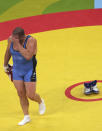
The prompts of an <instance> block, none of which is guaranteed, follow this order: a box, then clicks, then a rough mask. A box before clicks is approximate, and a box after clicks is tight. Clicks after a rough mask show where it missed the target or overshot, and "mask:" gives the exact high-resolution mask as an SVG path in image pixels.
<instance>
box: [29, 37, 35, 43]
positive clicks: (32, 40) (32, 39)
mask: <svg viewBox="0 0 102 131" xmlns="http://www.w3.org/2000/svg"><path fill="white" fill-rule="evenodd" d="M28 42H37V40H36V38H34V37H32V36H31V37H29V39H28Z"/></svg>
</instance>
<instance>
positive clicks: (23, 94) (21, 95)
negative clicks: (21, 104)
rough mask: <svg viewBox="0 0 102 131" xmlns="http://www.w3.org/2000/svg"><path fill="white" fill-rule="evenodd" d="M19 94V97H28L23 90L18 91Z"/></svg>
mask: <svg viewBox="0 0 102 131" xmlns="http://www.w3.org/2000/svg"><path fill="white" fill-rule="evenodd" d="M17 94H18V96H19V97H24V96H25V95H26V94H25V92H24V91H23V90H18V91H17Z"/></svg>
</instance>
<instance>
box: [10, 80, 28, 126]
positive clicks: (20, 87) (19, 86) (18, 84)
mask: <svg viewBox="0 0 102 131" xmlns="http://www.w3.org/2000/svg"><path fill="white" fill-rule="evenodd" d="M13 83H14V86H15V88H16V90H17V93H18V96H19V99H20V104H21V107H22V110H23V113H24V119H23V120H22V121H21V122H20V123H19V125H24V124H26V123H27V122H29V121H30V117H29V112H28V108H29V102H28V99H27V96H26V90H25V87H24V82H23V81H22V80H13Z"/></svg>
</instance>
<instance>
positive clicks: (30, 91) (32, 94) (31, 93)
mask: <svg viewBox="0 0 102 131" xmlns="http://www.w3.org/2000/svg"><path fill="white" fill-rule="evenodd" d="M24 84H25V88H26V94H27V97H28V98H30V99H31V100H33V101H35V102H38V103H39V113H40V114H41V115H42V114H44V113H45V110H46V108H45V104H44V100H43V99H41V97H40V96H39V94H37V93H36V82H24Z"/></svg>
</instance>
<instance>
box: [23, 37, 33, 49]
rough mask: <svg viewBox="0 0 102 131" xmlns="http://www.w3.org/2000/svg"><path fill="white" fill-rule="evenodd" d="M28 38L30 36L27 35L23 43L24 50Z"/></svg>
mask: <svg viewBox="0 0 102 131" xmlns="http://www.w3.org/2000/svg"><path fill="white" fill-rule="evenodd" d="M30 37H31V36H30V35H28V36H27V37H26V39H25V42H24V45H23V47H24V48H26V44H27V40H28V39H29V38H30Z"/></svg>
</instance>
